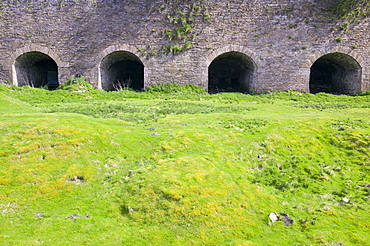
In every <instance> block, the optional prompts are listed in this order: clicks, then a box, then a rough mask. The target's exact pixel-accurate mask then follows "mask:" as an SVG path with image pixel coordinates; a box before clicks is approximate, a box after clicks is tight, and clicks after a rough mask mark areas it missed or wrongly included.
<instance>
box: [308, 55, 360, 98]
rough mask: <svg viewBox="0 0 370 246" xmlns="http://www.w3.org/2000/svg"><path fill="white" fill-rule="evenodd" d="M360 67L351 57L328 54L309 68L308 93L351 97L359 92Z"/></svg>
mask: <svg viewBox="0 0 370 246" xmlns="http://www.w3.org/2000/svg"><path fill="white" fill-rule="evenodd" d="M361 73H362V72H361V66H360V64H359V63H358V62H357V61H356V60H355V59H354V58H353V57H351V56H349V55H346V54H343V53H338V52H336V53H330V54H327V55H324V56H322V57H320V58H319V59H317V61H316V62H315V63H314V64H313V65H312V67H311V74H310V92H311V93H319V92H326V93H333V94H349V95H353V94H356V93H358V92H360V91H361V76H362V75H361Z"/></svg>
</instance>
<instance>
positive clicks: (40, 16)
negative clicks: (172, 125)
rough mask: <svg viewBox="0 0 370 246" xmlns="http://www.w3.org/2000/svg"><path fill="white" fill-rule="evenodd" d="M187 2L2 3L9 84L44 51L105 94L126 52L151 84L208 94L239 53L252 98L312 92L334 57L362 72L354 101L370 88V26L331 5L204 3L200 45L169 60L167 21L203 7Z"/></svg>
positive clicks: (352, 83) (196, 25)
mask: <svg viewBox="0 0 370 246" xmlns="http://www.w3.org/2000/svg"><path fill="white" fill-rule="evenodd" d="M179 1H180V0H179ZM181 2H182V3H183V4H180V5H179V6H180V7H179V6H174V5H172V6H170V5H169V4H168V1H164V0H157V1H151V0H141V1H140V0H138V1H133V0H131V1H118V0H78V1H72V0H69V1H68V0H41V1H40V0H39V1H31V0H28V1H26V0H23V1H22V0H20V1H12V0H4V1H2V2H1V3H0V4H2V7H1V10H0V13H1V17H0V21H1V25H0V40H1V43H0V79H10V80H12V81H13V83H14V84H19V81H18V80H19V79H18V78H17V68H16V67H17V66H18V63H17V59H18V58H19V57H20V56H22V55H24V54H27V53H29V52H40V53H44V54H46V55H48V56H50V58H52V59H53V60H54V61H55V63H56V64H57V66H58V79H59V81H60V82H63V81H66V80H67V79H68V78H70V77H71V76H74V75H76V74H81V75H84V76H85V77H86V78H87V79H88V80H89V81H90V82H91V83H92V84H93V85H94V86H96V87H98V88H103V87H104V83H105V82H104V81H105V80H104V74H102V73H106V71H107V70H102V69H101V67H102V66H103V67H104V65H102V61H103V60H104V58H106V57H107V56H108V55H110V54H112V53H114V52H118V51H124V52H126V55H127V56H125V55H124V56H122V57H135V59H136V60H139V61H141V63H142V65H143V66H144V71H143V73H144V86H148V85H151V84H158V83H179V84H189V83H191V84H196V85H200V86H203V87H205V88H207V89H208V84H209V81H210V79H209V71H208V70H209V67H210V65H211V64H212V62H213V61H215V59H216V58H217V57H219V56H220V55H223V54H225V53H227V52H234V53H230V54H237V55H236V56H235V57H239V56H240V55H242V56H245V57H247V60H249V61H250V64H253V66H254V67H253V69H252V70H251V71H253V73H252V75H248V76H244V77H248V79H246V80H248V81H246V82H245V83H249V84H248V86H246V87H248V91H249V92H252V91H257V92H260V91H264V90H296V91H302V92H310V76H311V68H312V66H313V65H314V63H315V62H316V61H317V60H319V59H320V58H321V57H323V56H325V55H328V54H336V53H338V54H339V55H333V56H328V57H329V58H330V57H332V59H333V60H331V61H329V62H331V63H330V64H331V65H330V66H331V68H333V69H340V68H342V67H351V69H352V70H353V69H357V70H356V71H355V72H353V71H352V73H351V74H352V75H355V76H352V75H348V76H345V75H343V76H341V78H343V80H344V81H347V82H344V83H347V84H346V86H345V87H346V88H347V87H348V88H350V89H348V90H347V91H344V93H349V94H353V93H356V92H359V91H363V90H369V89H370V26H369V19H363V20H361V21H360V22H356V23H354V22H353V23H351V24H350V25H349V26H347V25H346V24H343V23H341V22H338V23H337V22H334V21H330V20H328V18H326V17H327V16H325V12H323V11H320V9H322V8H324V7H325V6H324V5H323V4H324V3H322V4H321V3H320V2H325V1H315V0H295V1H291V0H269V1H268V0H258V1H257V0H250V1H241V0H230V1H223V0H208V1H199V2H202V3H203V6H202V9H201V13H198V15H195V17H194V20H193V21H192V23H191V25H192V28H193V29H192V35H193V36H192V40H191V41H192V47H191V48H189V49H187V50H185V51H183V52H179V53H178V54H171V53H170V54H166V53H165V52H163V47H165V46H166V45H167V44H169V43H171V41H170V40H169V39H168V37H166V35H164V34H163V31H165V30H168V29H171V30H174V28H175V27H176V24H174V23H172V24H170V23H168V18H167V17H166V16H167V14H171V13H172V12H173V11H175V10H177V8H181V10H182V11H184V12H186V11H187V9H188V8H187V7H186V5H189V6H191V3H192V2H195V1H194V0H193V1H192V0H181ZM181 6H182V7H181ZM171 11H172V12H171ZM121 53H122V52H121ZM335 57H340V59H339V58H338V59H337V58H335ZM115 59H118V58H115ZM122 59H124V58H122ZM127 59H128V58H127ZM230 59H232V56H231V58H230ZM118 60H119V59H118ZM118 60H117V61H118ZM104 64H105V63H104ZM322 64H324V63H322ZM328 64H329V63H328ZM351 64H357V65H356V66H352V65H351ZM328 66H329V65H328ZM216 67H217V66H216ZM107 69H108V68H107ZM351 69H348V70H351ZM342 70H343V69H342ZM210 74H212V72H211V73H210ZM18 76H19V75H18ZM356 76H357V77H358V78H356V79H351V78H352V77H356ZM102 77H103V79H102ZM339 77H340V76H339ZM323 78H324V79H325V77H323ZM226 79H230V78H226ZM234 79H238V78H234ZM239 79H244V78H239ZM220 81H221V80H220ZM222 81H224V80H222ZM243 83H244V82H243ZM339 92H340V91H339Z"/></svg>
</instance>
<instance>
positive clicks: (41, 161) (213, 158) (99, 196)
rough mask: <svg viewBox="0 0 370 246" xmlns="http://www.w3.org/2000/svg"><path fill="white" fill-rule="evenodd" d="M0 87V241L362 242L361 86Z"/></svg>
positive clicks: (364, 142)
mask: <svg viewBox="0 0 370 246" xmlns="http://www.w3.org/2000/svg"><path fill="white" fill-rule="evenodd" d="M0 94H1V98H2V99H1V101H0V102H1V103H0V126H1V127H0V133H1V136H2V137H1V148H0V163H1V167H2V168H1V170H0V212H1V215H2V216H1V217H0V223H1V224H2V226H1V228H0V242H1V244H2V245H38V244H45V245H62V244H69V245H112V244H119V245H367V244H368V241H369V236H368V231H369V227H368V225H369V224H368V221H369V219H370V216H369V214H368V211H369V209H370V205H369V196H370V188H369V186H370V175H369V171H370V170H369V168H370V166H369V153H370V152H369V147H370V119H369V118H368V115H369V111H370V109H369V107H370V97H369V96H368V95H366V93H365V94H364V96H357V97H348V96H334V95H329V94H323V93H321V94H317V95H311V94H300V93H296V92H268V93H265V94H261V95H255V96H251V95H243V94H239V93H235V94H234V93H223V94H217V95H208V94H204V93H200V94H198V92H196V93H194V92H189V93H186V91H185V92H184V91H183V90H180V91H178V92H174V91H172V92H170V93H162V92H159V93H158V92H156V93H153V92H141V93H138V92H132V91H119V92H103V91H98V90H88V91H85V92H78V93H76V92H75V91H73V90H56V91H46V90H41V89H33V88H17V89H15V88H12V87H10V88H8V87H1V88H0ZM271 212H277V213H279V214H287V215H288V216H289V217H290V218H292V219H293V224H292V225H290V226H284V223H283V221H278V222H275V223H271V222H270V221H269V219H268V215H269V214H270V213H271Z"/></svg>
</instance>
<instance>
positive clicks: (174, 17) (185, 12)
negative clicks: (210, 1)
mask: <svg viewBox="0 0 370 246" xmlns="http://www.w3.org/2000/svg"><path fill="white" fill-rule="evenodd" d="M157 11H159V12H160V13H162V14H163V15H165V19H166V21H167V25H168V28H167V29H164V30H161V33H162V34H163V36H164V37H166V38H167V40H168V44H166V45H164V47H163V51H164V52H165V53H166V54H170V53H171V54H178V53H180V52H183V51H186V50H188V49H190V48H191V47H192V46H193V44H192V42H193V39H194V37H195V36H196V31H195V30H194V28H195V26H196V23H199V22H205V21H206V22H209V21H211V17H210V14H209V12H208V7H207V6H206V5H205V4H204V3H203V1H194V0H174V1H168V2H166V3H165V4H163V5H162V6H161V7H160V8H158V9H157Z"/></svg>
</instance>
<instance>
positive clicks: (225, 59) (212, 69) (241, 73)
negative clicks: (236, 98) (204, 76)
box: [208, 51, 256, 93]
mask: <svg viewBox="0 0 370 246" xmlns="http://www.w3.org/2000/svg"><path fill="white" fill-rule="evenodd" d="M255 67H256V65H255V63H254V61H253V60H252V58H250V57H249V56H247V55H245V54H243V53H241V52H236V51H231V52H227V53H224V54H221V55H219V56H218V57H216V58H215V59H214V60H213V61H212V63H211V64H210V65H209V67H208V92H209V93H218V92H247V93H248V92H250V88H251V85H252V83H253V78H254V72H255Z"/></svg>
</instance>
